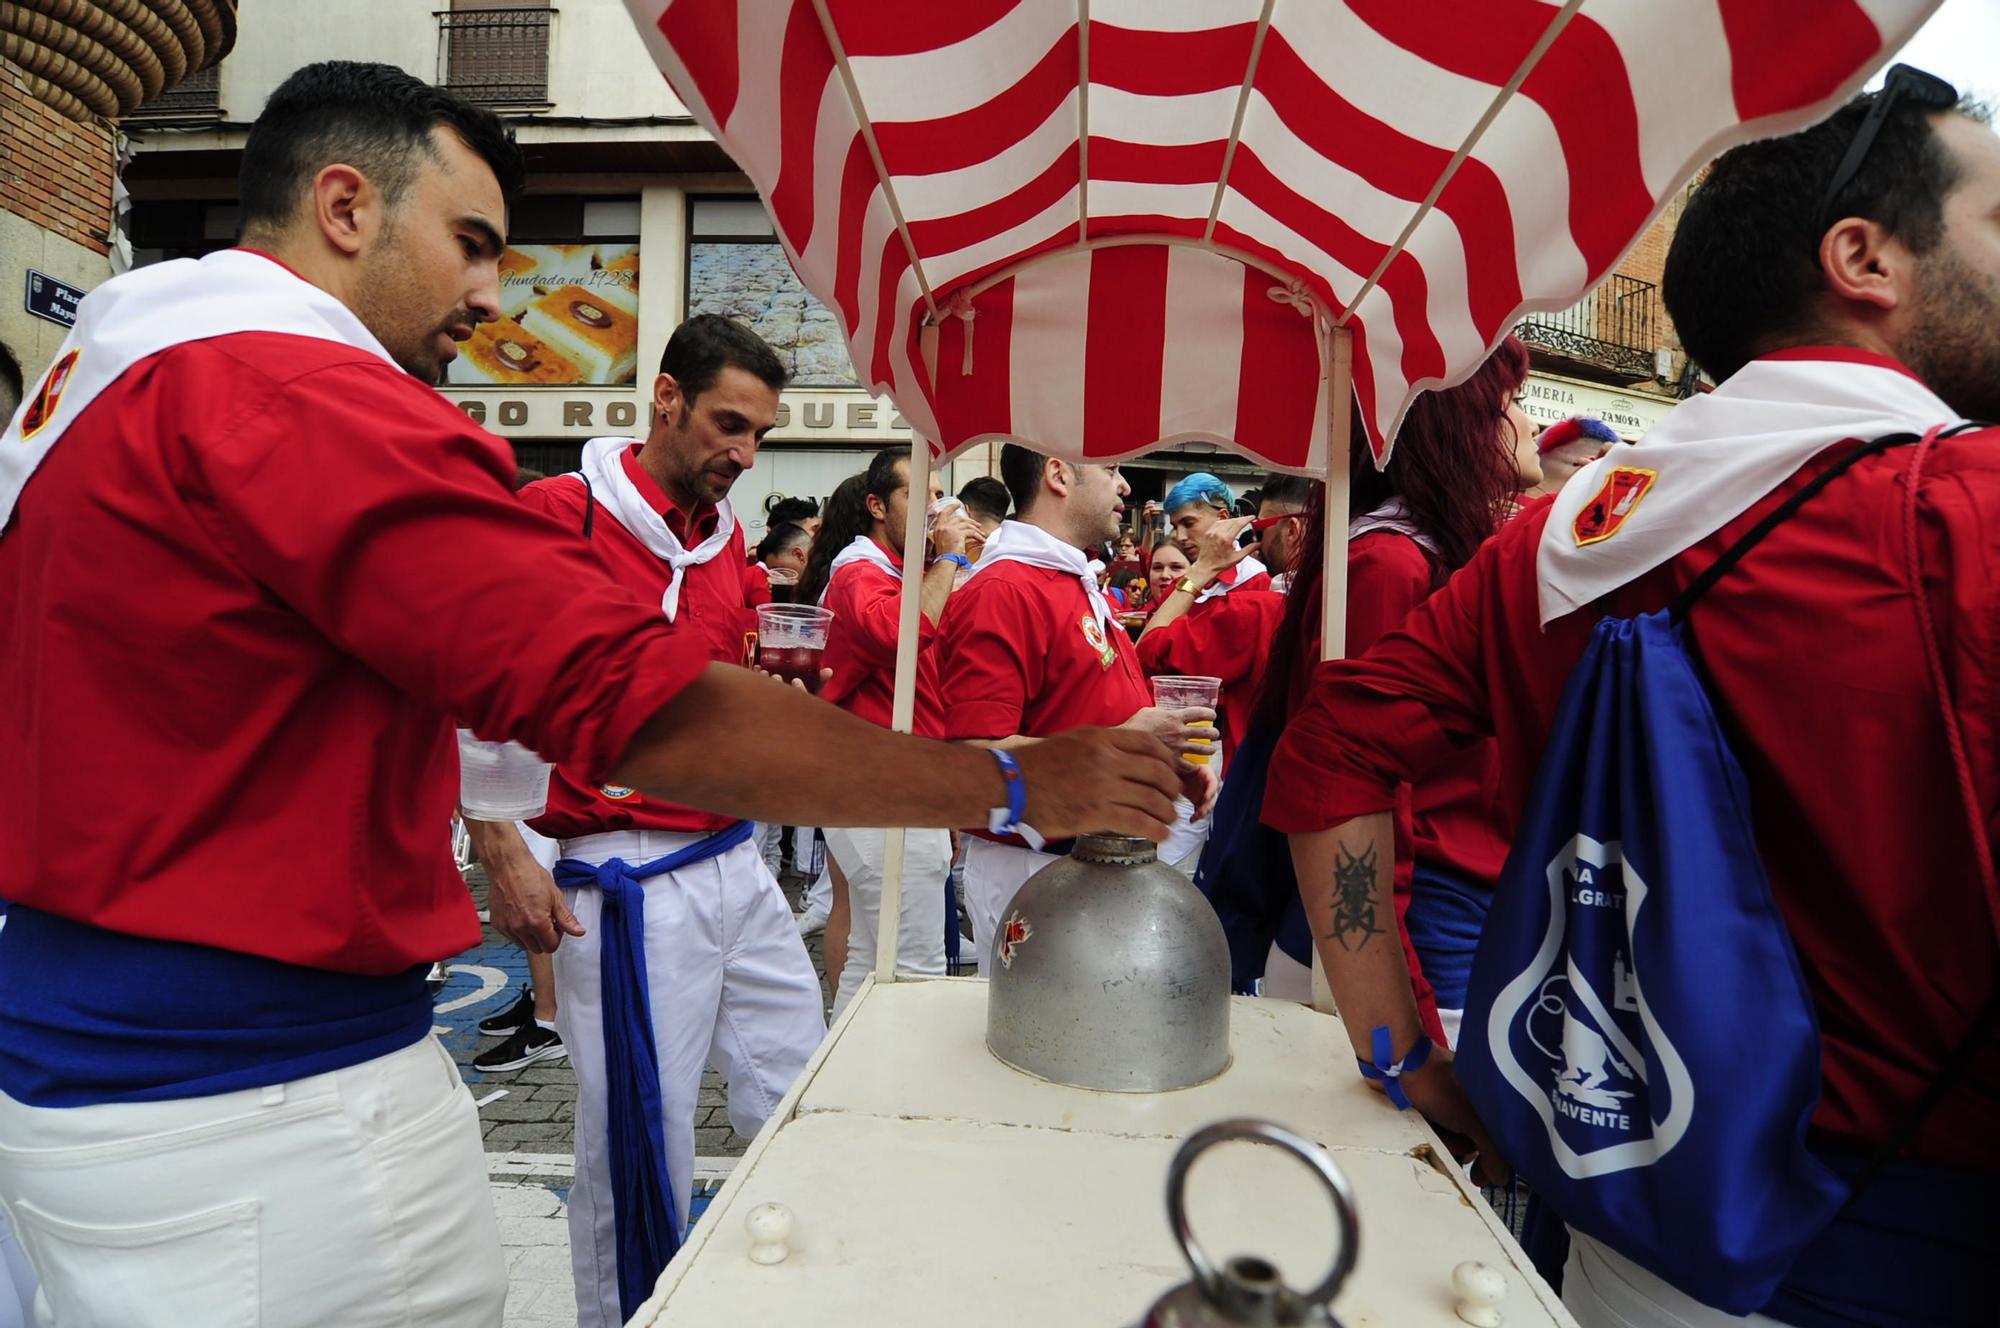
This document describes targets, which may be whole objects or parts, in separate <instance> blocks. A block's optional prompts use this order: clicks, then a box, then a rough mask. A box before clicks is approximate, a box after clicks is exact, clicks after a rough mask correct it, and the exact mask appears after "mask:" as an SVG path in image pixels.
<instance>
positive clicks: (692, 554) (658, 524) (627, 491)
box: [579, 438, 736, 622]
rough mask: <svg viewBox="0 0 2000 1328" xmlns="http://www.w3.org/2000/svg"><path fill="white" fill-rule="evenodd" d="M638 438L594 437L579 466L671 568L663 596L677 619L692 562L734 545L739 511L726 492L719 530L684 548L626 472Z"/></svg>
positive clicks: (593, 488)
mask: <svg viewBox="0 0 2000 1328" xmlns="http://www.w3.org/2000/svg"><path fill="white" fill-rule="evenodd" d="M637 443H638V439H636V438H593V439H591V440H590V441H589V442H587V443H585V444H584V445H583V466H582V469H581V471H580V472H579V473H580V474H581V475H582V477H583V479H584V481H585V483H586V484H587V485H588V487H589V491H590V496H591V498H593V499H594V500H596V502H597V503H598V504H599V505H600V506H601V507H603V508H604V510H605V511H607V512H609V513H611V515H612V516H613V517H615V518H616V519H617V521H618V524H619V525H621V526H623V527H625V529H627V530H629V531H631V532H632V534H633V536H634V537H635V538H636V539H637V540H638V541H639V542H640V543H641V544H643V545H645V546H646V548H647V549H649V550H650V551H651V552H652V554H653V556H654V557H656V558H658V559H659V560H660V561H661V562H663V563H665V564H666V565H667V566H668V568H669V569H671V573H672V574H671V575H670V576H669V577H668V578H667V590H666V593H665V594H663V595H661V596H660V612H662V613H664V614H666V615H667V621H668V622H672V621H673V620H674V615H675V614H677V613H679V612H680V608H681V581H682V579H683V574H684V573H685V572H686V571H687V569H688V568H690V567H699V566H701V565H702V564H703V563H705V562H707V561H709V560H710V559H711V558H714V557H715V556H716V555H717V554H719V553H721V552H722V551H723V550H724V549H727V548H728V547H729V539H730V536H732V535H734V534H735V533H736V514H735V513H734V512H733V511H731V510H730V507H729V500H728V499H727V498H724V499H723V500H722V501H721V502H718V503H717V504H716V505H715V510H716V513H717V515H716V521H715V533H714V534H712V535H710V536H709V537H708V538H707V539H705V540H703V541H702V542H701V543H699V544H697V545H695V546H694V547H693V548H692V549H688V548H683V547H682V546H681V542H680V540H679V538H677V537H676V536H675V535H674V532H673V531H671V530H669V529H668V528H667V519H666V518H665V517H663V516H661V515H660V514H659V513H658V512H656V511H654V510H653V505H652V504H651V503H649V502H647V501H646V499H645V497H644V495H642V494H641V493H640V492H639V486H638V485H636V484H634V483H633V482H632V477H631V476H630V475H628V474H626V473H625V463H624V460H623V457H624V455H625V451H626V449H627V448H630V447H633V446H635V445H636V444H637Z"/></svg>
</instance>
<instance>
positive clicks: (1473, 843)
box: [1313, 530, 1514, 890]
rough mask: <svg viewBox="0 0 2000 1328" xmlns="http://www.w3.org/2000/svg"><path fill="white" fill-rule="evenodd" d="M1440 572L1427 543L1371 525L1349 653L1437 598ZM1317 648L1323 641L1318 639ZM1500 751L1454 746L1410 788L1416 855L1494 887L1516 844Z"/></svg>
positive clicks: (1356, 553) (1356, 560) (1360, 549)
mask: <svg viewBox="0 0 2000 1328" xmlns="http://www.w3.org/2000/svg"><path fill="white" fill-rule="evenodd" d="M1435 576H1436V572H1435V569H1434V568H1433V567H1432V565H1431V561H1430V559H1429V558H1428V557H1426V556H1425V554H1424V550H1423V547H1422V546H1421V545H1419V544H1418V543H1417V542H1416V541H1415V540H1414V539H1411V538H1410V537H1409V536H1408V535H1404V534H1400V533H1398V532H1396V531H1392V530H1376V531H1371V532H1369V533H1368V534H1366V535H1363V536H1361V538H1359V539H1357V540H1355V541H1354V542H1353V543H1352V544H1350V545H1349V546H1348V551H1347V653H1348V654H1349V655H1362V654H1366V653H1367V651H1368V649H1369V647H1371V646H1373V645H1374V644H1375V642H1376V641H1378V640H1380V639H1381V638H1382V637H1384V636H1386V635H1387V634H1388V633H1390V632H1391V631H1394V630H1395V629H1396V628H1397V627H1399V626H1400V625H1401V624H1402V622H1403V619H1405V618H1406V617H1408V616H1409V613H1410V610H1412V609H1414V608H1415V607H1416V606H1417V605H1419V604H1421V603H1422V602H1423V601H1424V600H1426V599H1428V598H1430V594H1431V590H1432V588H1433V585H1434V578H1435ZM1313 648H1314V650H1315V651H1317V650H1318V648H1319V647H1318V643H1317V642H1314V646H1313ZM1499 787H1500V751H1499V749H1498V748H1497V747H1496V746H1495V745H1494V744H1493V743H1492V742H1491V741H1486V742H1475V743H1471V744H1468V745H1467V746H1466V747H1464V748H1462V749H1460V750H1458V751H1454V752H1453V753H1452V754H1451V755H1449V756H1448V757H1446V758H1445V759H1444V760H1442V761H1441V762H1439V763H1438V764H1437V765H1436V766H1435V767H1433V768H1432V769H1431V770H1430V771H1429V772H1428V773H1426V774H1425V776H1424V777H1423V779H1421V780H1419V781H1417V782H1416V783H1415V784H1414V785H1412V786H1411V788H1410V790H1409V795H1410V796H1409V804H1410V847H1411V852H1412V854H1413V857H1414V860H1415V861H1418V862H1426V863H1435V864H1437V865H1438V866H1441V867H1444V868H1446V869H1448V870H1450V871H1452V872H1454V873H1455V874H1457V875H1459V876H1462V877H1465V878H1467V879H1468V880H1470V881H1471V882H1473V883H1474V884H1477V885H1482V886H1484V887H1485V888H1486V889H1488V890H1491V889H1492V888H1493V883H1494V881H1495V880H1497V879H1498V878H1499V875H1500V867H1501V865H1502V864H1503V863H1505V862H1506V861H1507V850H1508V849H1509V848H1510V847H1511V846H1512V845H1513V840H1514V835H1513V826H1514V822H1513V818H1512V817H1510V816H1508V815H1507V814H1506V813H1505V812H1504V811H1503V810H1502V809H1501V806H1500V801H1499Z"/></svg>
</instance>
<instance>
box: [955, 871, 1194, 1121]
mask: <svg viewBox="0 0 2000 1328" xmlns="http://www.w3.org/2000/svg"><path fill="white" fill-rule="evenodd" d="M986 971H987V972H988V974H990V975H991V976H990V979H989V983H988V994H987V1006H986V1045H987V1047H988V1048H990V1049H991V1050H992V1052H993V1054H994V1055H995V1056H997V1057H999V1058H1000V1060H1002V1061H1003V1062H1005V1063H1006V1064H1008V1065H1010V1066H1012V1067H1014V1068H1015V1069H1017V1070H1022V1071H1025V1072H1026V1073H1028V1074H1032V1075H1035V1076H1037V1077H1039V1078H1042V1079H1048V1080H1052V1081H1053V1082H1055V1083H1059V1084H1068V1085H1072V1086H1074V1087H1078V1088H1097V1089H1105V1090H1109V1091H1111V1092H1120V1093H1146V1092H1163V1091H1165V1090H1168V1089H1175V1088H1186V1087H1188V1086H1189V1085H1192V1084H1198V1083H1202V1082H1203V1081H1205V1080H1209V1079H1213V1078H1214V1077H1215V1076H1216V1075H1218V1074H1221V1073H1222V1072H1223V1071H1224V1070H1225V1069H1227V1068H1229V942H1228V941H1227V939H1226V938H1225V937H1224V936H1223V933H1222V923H1221V922H1220V921H1219V920H1218V919H1217V918H1216V916H1215V910H1214V909H1213V908H1211V907H1210V906H1209V903H1208V901H1207V900H1206V899H1204V898H1203V897H1202V895H1201V892H1200V891H1198V890H1196V889H1195V888H1194V883H1193V882H1192V881H1190V880H1188V878H1187V877H1186V876H1184V875H1182V874H1181V873H1180V872H1178V871H1175V870H1174V869H1173V868H1172V867H1169V866H1166V865H1164V864H1163V863H1161V862H1160V861H1159V860H1158V857H1157V855H1156V854H1155V853H1154V851H1153V845H1152V843H1151V842H1150V841H1148V840H1144V839H1126V838H1122V837H1119V836H1116V835H1084V836H1082V837H1080V838H1079V839H1078V840H1077V841H1076V847H1075V848H1074V849H1072V850H1071V851H1070V855H1069V856H1068V857H1067V858H1064V859H1063V860H1062V861H1060V862H1055V863H1051V864H1050V865H1048V866H1047V867H1044V868H1042V870H1040V871H1038V872H1036V873H1035V874H1034V875H1033V876H1031V877H1029V878H1028V880H1027V883H1026V884H1024V885H1023V886H1022V887H1021V888H1020V890H1019V891H1018V892H1017V893H1016V894H1015V895H1014V899H1013V902H1012V903H1010V904H1009V905H1008V907H1007V912H1006V915H1005V917H1004V918H1003V919H1002V921H1001V924H1000V926H999V927H998V928H997V929H996V934H995V936H994V938H993V950H992V953H991V954H990V955H989V956H988V963H987V969H986Z"/></svg>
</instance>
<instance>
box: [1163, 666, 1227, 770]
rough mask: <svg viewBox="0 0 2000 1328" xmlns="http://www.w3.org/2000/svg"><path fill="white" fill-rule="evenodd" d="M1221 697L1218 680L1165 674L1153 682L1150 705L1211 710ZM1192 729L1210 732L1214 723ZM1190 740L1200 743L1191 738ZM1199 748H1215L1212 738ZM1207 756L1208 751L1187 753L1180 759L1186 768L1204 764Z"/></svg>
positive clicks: (1208, 722) (1199, 676)
mask: <svg viewBox="0 0 2000 1328" xmlns="http://www.w3.org/2000/svg"><path fill="white" fill-rule="evenodd" d="M1221 696H1222V679H1220V678H1210V677H1205V676H1201V675H1192V676H1189V675H1181V674H1171V673H1169V674H1162V675H1160V676H1159V677H1157V678H1155V679H1153V704H1154V705H1156V706H1158V707H1160V709H1162V710H1184V709H1186V708H1187V707H1189V706H1205V707H1207V708H1208V709H1210V710H1213V709H1215V707H1216V702H1217V700H1218V699H1219V698H1220V697H1221ZM1193 727H1195V728H1203V729H1212V728H1214V727H1215V724H1214V722H1213V721H1212V720H1206V719H1204V720H1198V721H1196V722H1195V724H1194V725H1193ZM1194 741H1198V742H1199V741H1202V740H1201V739H1194ZM1203 745H1204V746H1207V747H1209V748H1211V749H1212V748H1213V747H1214V746H1215V739H1213V738H1209V739H1207V740H1206V742H1205V743H1203ZM1210 755H1211V753H1210V752H1202V753H1200V754H1198V755H1197V754H1195V753H1192V752H1190V753H1188V754H1187V755H1185V756H1183V757H1182V758H1181V759H1182V760H1184V761H1186V762H1187V763H1188V764H1189V765H1207V764H1208V762H1209V757H1210Z"/></svg>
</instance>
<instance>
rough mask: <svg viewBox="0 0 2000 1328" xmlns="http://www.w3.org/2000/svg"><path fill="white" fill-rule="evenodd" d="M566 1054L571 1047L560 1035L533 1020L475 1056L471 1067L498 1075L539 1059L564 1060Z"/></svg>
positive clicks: (531, 1063)
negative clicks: (491, 1047)
mask: <svg viewBox="0 0 2000 1328" xmlns="http://www.w3.org/2000/svg"><path fill="white" fill-rule="evenodd" d="M567 1055H569V1048H567V1047H565V1046H563V1041H562V1037H561V1035H560V1034H558V1033H557V1032H556V1031H555V1030H554V1029H553V1028H543V1027H542V1026H541V1025H540V1024H538V1023H535V1022H534V1021H533V1020H530V1021H529V1022H528V1026H527V1027H526V1028H523V1029H520V1030H518V1031H516V1032H515V1034H514V1035H513V1036H512V1037H510V1038H508V1039H507V1040H506V1041H505V1042H502V1043H501V1044H500V1045H499V1046H497V1047H495V1048H493V1050H491V1051H488V1052H482V1053H481V1054H480V1055H477V1056H474V1057H473V1058H472V1068H473V1069H475V1070H477V1071H479V1072H480V1073H481V1074H496V1073H498V1072H499V1071H501V1070H520V1069H525V1068H527V1067H528V1066H530V1065H533V1064H535V1063H536V1062H537V1061H554V1060H561V1059H562V1058H563V1057H565V1056H567Z"/></svg>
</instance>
